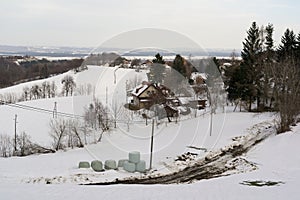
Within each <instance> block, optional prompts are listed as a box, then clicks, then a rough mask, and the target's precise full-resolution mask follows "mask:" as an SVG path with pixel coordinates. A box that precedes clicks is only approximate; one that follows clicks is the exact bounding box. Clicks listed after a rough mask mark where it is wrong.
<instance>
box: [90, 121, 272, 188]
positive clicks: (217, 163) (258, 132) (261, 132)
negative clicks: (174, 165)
mask: <svg viewBox="0 0 300 200" xmlns="http://www.w3.org/2000/svg"><path fill="white" fill-rule="evenodd" d="M251 130H252V132H250V133H249V134H248V135H245V136H242V137H239V138H237V139H236V140H235V141H234V142H233V143H232V144H230V145H229V146H226V147H225V148H222V149H221V150H219V151H217V152H216V151H215V152H210V153H209V154H208V155H207V156H205V158H202V159H200V160H197V161H192V162H191V161H189V162H188V163H187V164H186V165H187V166H186V167H185V168H184V169H183V170H180V171H177V172H173V173H171V174H163V175H154V176H153V175H151V174H149V175H147V176H145V177H141V178H137V177H135V178H125V179H121V180H120V179H117V180H115V181H112V182H100V183H91V184H88V185H112V184H173V183H190V182H193V181H195V180H202V179H210V178H215V177H219V176H222V174H223V173H225V172H227V171H231V170H235V169H236V166H235V165H231V166H229V165H228V163H229V162H230V161H231V160H232V159H234V158H237V157H238V156H241V155H242V154H244V153H247V152H248V151H249V150H250V149H251V148H252V147H254V146H255V145H256V144H258V143H260V142H261V141H263V140H264V139H266V138H267V137H269V136H271V135H273V134H274V133H275V132H276V129H275V127H274V125H273V124H271V123H267V122H263V123H260V124H257V125H255V126H253V127H252V128H251Z"/></svg>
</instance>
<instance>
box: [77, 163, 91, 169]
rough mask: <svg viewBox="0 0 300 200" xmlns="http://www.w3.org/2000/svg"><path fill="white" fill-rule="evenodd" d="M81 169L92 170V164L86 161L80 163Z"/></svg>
mask: <svg viewBox="0 0 300 200" xmlns="http://www.w3.org/2000/svg"><path fill="white" fill-rule="evenodd" d="M79 168H90V163H89V162H86V161H81V162H79Z"/></svg>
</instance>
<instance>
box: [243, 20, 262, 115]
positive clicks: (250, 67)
mask: <svg viewBox="0 0 300 200" xmlns="http://www.w3.org/2000/svg"><path fill="white" fill-rule="evenodd" d="M247 34H248V35H247V37H246V38H245V41H244V42H243V46H244V47H243V50H242V52H241V56H242V59H243V62H242V63H241V67H240V70H241V73H243V74H245V75H244V76H245V77H244V79H243V80H241V83H240V84H241V87H242V91H243V96H242V97H243V99H242V100H244V101H246V102H247V103H248V105H249V107H248V110H249V111H251V110H252V107H251V105H252V103H253V101H254V100H255V99H256V98H257V97H258V96H260V92H261V91H260V87H259V86H258V84H259V83H260V78H261V71H260V70H259V69H258V67H257V59H258V55H259V53H261V51H262V46H261V40H260V32H259V28H258V26H257V25H256V22H253V23H252V26H251V27H250V29H249V30H248V31H247ZM238 74H240V73H238Z"/></svg>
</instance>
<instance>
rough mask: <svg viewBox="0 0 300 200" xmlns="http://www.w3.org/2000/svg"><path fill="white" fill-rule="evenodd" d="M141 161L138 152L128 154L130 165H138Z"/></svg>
mask: <svg viewBox="0 0 300 200" xmlns="http://www.w3.org/2000/svg"><path fill="white" fill-rule="evenodd" d="M140 160H141V155H140V152H138V151H132V152H130V153H129V162H131V163H139V162H140Z"/></svg>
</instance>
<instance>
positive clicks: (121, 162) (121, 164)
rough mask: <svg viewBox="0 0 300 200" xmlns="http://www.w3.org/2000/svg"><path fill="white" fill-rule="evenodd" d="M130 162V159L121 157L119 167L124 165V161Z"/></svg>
mask: <svg viewBox="0 0 300 200" xmlns="http://www.w3.org/2000/svg"><path fill="white" fill-rule="evenodd" d="M125 162H129V160H128V159H121V160H119V161H118V167H124V163H125Z"/></svg>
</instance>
